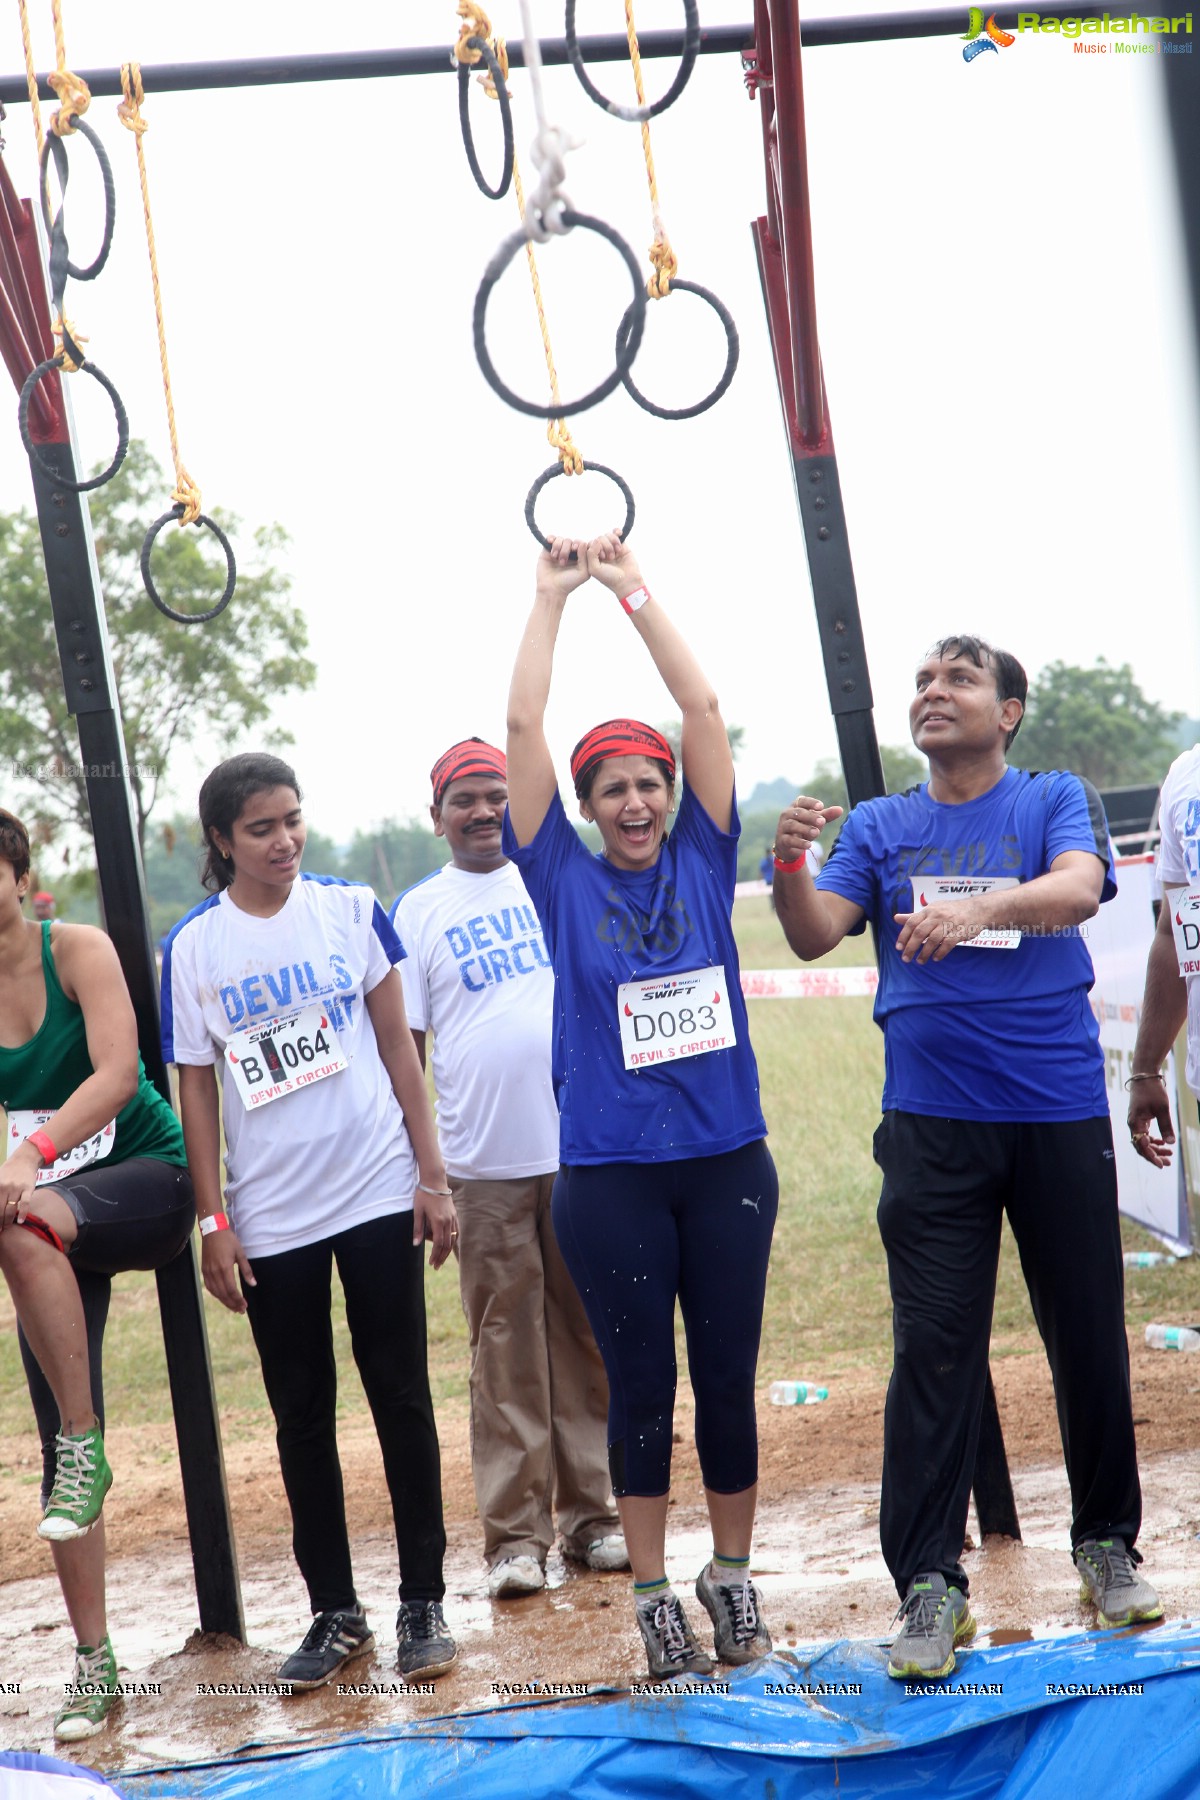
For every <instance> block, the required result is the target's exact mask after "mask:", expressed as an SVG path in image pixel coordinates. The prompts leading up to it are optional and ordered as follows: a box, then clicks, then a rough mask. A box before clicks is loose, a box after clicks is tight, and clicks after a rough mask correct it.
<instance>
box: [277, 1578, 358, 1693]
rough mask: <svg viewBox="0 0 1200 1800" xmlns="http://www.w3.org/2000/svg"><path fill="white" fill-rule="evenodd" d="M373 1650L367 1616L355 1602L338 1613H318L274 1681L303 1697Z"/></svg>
mask: <svg viewBox="0 0 1200 1800" xmlns="http://www.w3.org/2000/svg"><path fill="white" fill-rule="evenodd" d="M374 1648H375V1638H374V1636H373V1634H372V1631H371V1627H370V1626H369V1625H368V1624H367V1615H366V1613H365V1612H364V1611H363V1609H362V1607H361V1606H360V1605H359V1604H358V1602H357V1601H356V1602H355V1604H354V1605H353V1606H351V1607H346V1608H344V1609H343V1610H342V1611H341V1612H323V1613H318V1614H317V1616H316V1618H315V1619H314V1620H313V1622H312V1624H311V1625H310V1626H309V1628H308V1630H307V1631H306V1632H305V1634H304V1642H303V1643H302V1644H301V1646H300V1648H299V1649H298V1650H295V1651H293V1652H292V1654H291V1656H289V1657H288V1659H287V1661H286V1662H285V1663H284V1664H283V1666H282V1667H281V1669H280V1670H279V1673H278V1674H277V1675H276V1677H275V1679H276V1681H277V1682H278V1683H279V1685H280V1687H285V1688H290V1689H291V1690H292V1692H293V1693H299V1694H304V1693H307V1692H308V1690H309V1689H310V1688H319V1687H324V1686H325V1683H326V1682H327V1681H332V1680H333V1678H334V1676H335V1675H336V1674H337V1673H338V1671H339V1670H340V1669H344V1668H345V1666H346V1664H347V1663H350V1662H353V1661H354V1660H355V1658H356V1657H359V1656H368V1655H369V1654H370V1652H371V1651H372V1650H373V1649H374Z"/></svg>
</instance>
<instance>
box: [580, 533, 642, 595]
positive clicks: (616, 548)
mask: <svg viewBox="0 0 1200 1800" xmlns="http://www.w3.org/2000/svg"><path fill="white" fill-rule="evenodd" d="M587 572H588V574H589V575H594V576H595V577H596V580H597V581H599V582H602V583H603V584H604V586H605V587H606V588H611V589H612V591H613V593H614V594H617V595H619V596H620V597H622V598H624V596H625V595H627V594H632V593H633V591H634V589H635V588H639V587H641V586H643V582H642V571H641V570H640V569H639V567H638V562H637V557H636V556H635V555H634V554H633V551H632V550H630V549H628V548H627V547H626V545H624V544H623V543H622V542H621V534H620V532H619V531H609V532H606V533H605V534H604V535H603V536H601V537H597V538H593V539H592V541H591V543H590V544H589V545H588V546H587Z"/></svg>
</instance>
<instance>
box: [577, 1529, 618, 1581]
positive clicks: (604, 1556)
mask: <svg viewBox="0 0 1200 1800" xmlns="http://www.w3.org/2000/svg"><path fill="white" fill-rule="evenodd" d="M563 1555H564V1556H565V1557H567V1558H568V1560H569V1561H571V1562H578V1563H586V1564H587V1567H588V1568H589V1569H598V1570H600V1571H601V1573H603V1574H606V1575H608V1574H611V1573H612V1572H613V1570H615V1569H627V1568H628V1567H629V1551H628V1550H627V1549H626V1548H625V1539H624V1538H623V1537H622V1535H621V1533H620V1532H619V1531H614V1532H613V1533H612V1535H611V1536H610V1537H602V1538H593V1539H592V1541H591V1543H590V1544H588V1545H587V1547H586V1549H583V1550H576V1549H574V1548H573V1547H572V1546H571V1545H569V1544H564V1545H563Z"/></svg>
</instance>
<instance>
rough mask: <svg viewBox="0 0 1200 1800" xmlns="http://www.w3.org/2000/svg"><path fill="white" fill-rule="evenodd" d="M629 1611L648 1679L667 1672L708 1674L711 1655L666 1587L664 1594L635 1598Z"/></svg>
mask: <svg viewBox="0 0 1200 1800" xmlns="http://www.w3.org/2000/svg"><path fill="white" fill-rule="evenodd" d="M633 1610H634V1616H635V1618H636V1619H637V1622H638V1630H639V1631H640V1632H641V1634H642V1642H643V1643H644V1644H645V1646H646V1661H647V1663H648V1664H649V1668H650V1679H651V1680H652V1681H661V1680H663V1679H664V1677H666V1676H668V1675H711V1674H712V1668H713V1661H712V1657H711V1656H709V1655H708V1653H707V1651H704V1650H702V1649H701V1648H700V1646H699V1644H698V1643H697V1642H696V1635H695V1633H694V1632H693V1630H692V1628H691V1626H690V1625H689V1623H688V1616H687V1614H686V1613H685V1612H684V1610H683V1606H682V1604H681V1602H680V1600H679V1597H678V1595H677V1594H675V1593H673V1592H672V1590H671V1589H670V1588H668V1589H667V1591H666V1593H665V1594H652V1595H650V1597H649V1598H648V1599H646V1600H636V1601H635V1602H634V1608H633Z"/></svg>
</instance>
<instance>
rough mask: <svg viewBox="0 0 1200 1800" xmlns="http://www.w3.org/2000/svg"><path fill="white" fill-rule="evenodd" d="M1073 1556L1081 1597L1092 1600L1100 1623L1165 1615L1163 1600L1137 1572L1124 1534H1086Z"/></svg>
mask: <svg viewBox="0 0 1200 1800" xmlns="http://www.w3.org/2000/svg"><path fill="white" fill-rule="evenodd" d="M1074 1556H1075V1567H1076V1568H1077V1569H1078V1570H1079V1598H1080V1599H1081V1600H1090V1601H1091V1603H1092V1605H1093V1606H1094V1607H1095V1608H1096V1614H1097V1617H1098V1618H1099V1620H1100V1623H1101V1625H1106V1626H1111V1625H1137V1624H1139V1623H1142V1622H1144V1621H1147V1620H1150V1619H1161V1618H1162V1616H1163V1609H1162V1601H1161V1600H1160V1599H1159V1597H1158V1595H1157V1594H1156V1593H1155V1591H1154V1589H1153V1588H1152V1587H1151V1586H1150V1583H1149V1582H1148V1581H1143V1580H1142V1577H1141V1576H1140V1575H1139V1574H1138V1572H1137V1567H1136V1563H1135V1559H1134V1555H1133V1553H1132V1551H1129V1550H1127V1549H1126V1548H1125V1539H1124V1538H1119V1537H1112V1538H1085V1539H1084V1541H1083V1543H1082V1544H1078V1545H1077V1546H1076V1548H1075V1551H1074Z"/></svg>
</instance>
